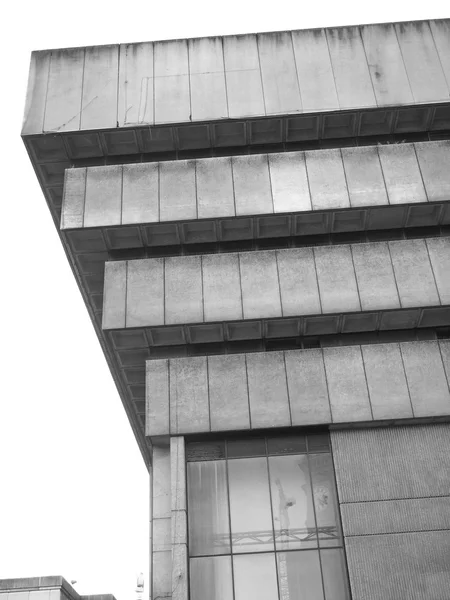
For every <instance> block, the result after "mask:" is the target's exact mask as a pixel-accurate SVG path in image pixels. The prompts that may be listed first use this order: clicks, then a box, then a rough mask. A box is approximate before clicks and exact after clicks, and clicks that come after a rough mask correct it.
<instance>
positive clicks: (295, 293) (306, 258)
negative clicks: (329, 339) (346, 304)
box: [276, 248, 321, 317]
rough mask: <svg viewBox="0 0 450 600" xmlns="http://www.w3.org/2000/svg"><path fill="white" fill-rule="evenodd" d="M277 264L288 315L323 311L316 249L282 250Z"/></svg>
mask: <svg viewBox="0 0 450 600" xmlns="http://www.w3.org/2000/svg"><path fill="white" fill-rule="evenodd" d="M276 256H277V266H278V276H279V281H280V291H281V307H282V314H283V316H284V317H287V316H293V315H299V314H302V315H308V314H319V313H320V312H321V305H320V298H319V289H318V286H317V274H316V267H315V263H314V254H313V250H312V248H292V249H290V250H278V251H277V253H276Z"/></svg>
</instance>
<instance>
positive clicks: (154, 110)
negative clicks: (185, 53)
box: [151, 42, 159, 164]
mask: <svg viewBox="0 0 450 600" xmlns="http://www.w3.org/2000/svg"><path fill="white" fill-rule="evenodd" d="M151 44H152V63H153V73H152V75H153V77H152V88H153V90H152V91H153V125H155V123H156V75H155V43H154V42H151ZM158 164H159V163H158Z"/></svg>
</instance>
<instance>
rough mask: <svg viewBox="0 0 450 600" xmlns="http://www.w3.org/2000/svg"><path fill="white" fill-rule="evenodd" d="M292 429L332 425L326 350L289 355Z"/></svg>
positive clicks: (291, 353) (287, 372) (297, 352)
mask: <svg viewBox="0 0 450 600" xmlns="http://www.w3.org/2000/svg"><path fill="white" fill-rule="evenodd" d="M284 356H285V362H286V374H287V382H288V390H289V403H290V406H291V414H292V425H293V426H303V425H318V424H324V423H331V410H330V402H329V398H328V387H327V381H326V377H325V368H324V364H323V354H322V350H319V349H317V350H293V351H290V352H285V353H284Z"/></svg>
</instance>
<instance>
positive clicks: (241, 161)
mask: <svg viewBox="0 0 450 600" xmlns="http://www.w3.org/2000/svg"><path fill="white" fill-rule="evenodd" d="M232 165H233V182H234V194H235V198H236V214H237V215H255V214H261V213H273V202H272V192H271V188H270V175H269V162H268V159H267V155H266V154H257V155H254V156H233V158H232Z"/></svg>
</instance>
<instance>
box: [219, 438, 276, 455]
mask: <svg viewBox="0 0 450 600" xmlns="http://www.w3.org/2000/svg"><path fill="white" fill-rule="evenodd" d="M265 455H266V440H265V439H264V438H250V439H248V440H233V441H230V442H228V443H227V456H228V458H236V457H238V458H245V457H246V456H265Z"/></svg>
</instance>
